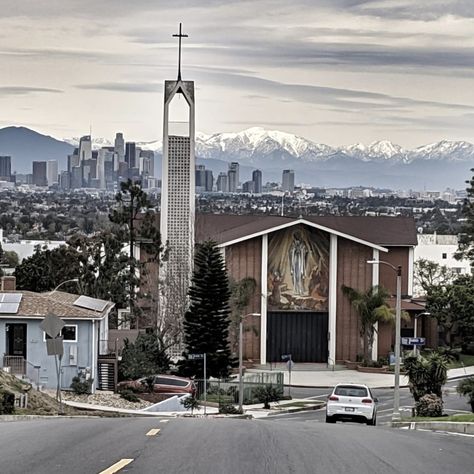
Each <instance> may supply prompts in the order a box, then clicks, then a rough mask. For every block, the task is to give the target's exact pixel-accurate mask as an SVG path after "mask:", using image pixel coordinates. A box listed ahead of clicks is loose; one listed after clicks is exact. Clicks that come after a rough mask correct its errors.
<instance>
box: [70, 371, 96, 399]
mask: <svg viewBox="0 0 474 474" xmlns="http://www.w3.org/2000/svg"><path fill="white" fill-rule="evenodd" d="M93 382H94V379H86V377H85V375H82V374H80V375H76V376H75V377H73V378H72V382H71V388H72V391H73V392H74V393H75V394H76V395H83V394H86V393H87V394H89V393H91V391H92V384H93Z"/></svg>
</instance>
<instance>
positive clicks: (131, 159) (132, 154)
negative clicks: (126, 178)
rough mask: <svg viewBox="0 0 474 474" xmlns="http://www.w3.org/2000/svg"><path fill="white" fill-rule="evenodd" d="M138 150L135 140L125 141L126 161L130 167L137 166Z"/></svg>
mask: <svg viewBox="0 0 474 474" xmlns="http://www.w3.org/2000/svg"><path fill="white" fill-rule="evenodd" d="M136 158H137V150H136V144H135V142H127V143H125V162H126V163H127V164H128V167H129V168H136V167H137V166H136Z"/></svg>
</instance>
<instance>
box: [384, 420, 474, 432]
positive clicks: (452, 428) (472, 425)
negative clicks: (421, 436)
mask: <svg viewBox="0 0 474 474" xmlns="http://www.w3.org/2000/svg"><path fill="white" fill-rule="evenodd" d="M392 427H393V428H405V429H409V430H415V431H416V430H420V431H427V430H429V431H442V432H445V433H460V434H466V435H473V436H474V422H462V421H396V422H392Z"/></svg>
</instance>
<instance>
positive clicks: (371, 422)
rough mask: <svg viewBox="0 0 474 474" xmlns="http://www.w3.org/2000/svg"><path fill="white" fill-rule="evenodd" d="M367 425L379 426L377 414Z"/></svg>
mask: <svg viewBox="0 0 474 474" xmlns="http://www.w3.org/2000/svg"><path fill="white" fill-rule="evenodd" d="M367 424H368V425H369V426H375V425H376V424H377V415H376V414H375V413H374V416H373V417H372V418H371V419H370V420H367Z"/></svg>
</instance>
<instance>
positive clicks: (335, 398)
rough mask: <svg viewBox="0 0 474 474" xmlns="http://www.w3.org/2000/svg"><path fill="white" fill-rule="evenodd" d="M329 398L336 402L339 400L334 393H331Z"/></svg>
mask: <svg viewBox="0 0 474 474" xmlns="http://www.w3.org/2000/svg"><path fill="white" fill-rule="evenodd" d="M329 400H332V401H333V402H338V401H339V397H336V396H335V395H331V396H330V397H329Z"/></svg>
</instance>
